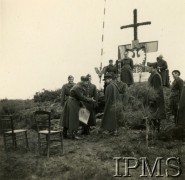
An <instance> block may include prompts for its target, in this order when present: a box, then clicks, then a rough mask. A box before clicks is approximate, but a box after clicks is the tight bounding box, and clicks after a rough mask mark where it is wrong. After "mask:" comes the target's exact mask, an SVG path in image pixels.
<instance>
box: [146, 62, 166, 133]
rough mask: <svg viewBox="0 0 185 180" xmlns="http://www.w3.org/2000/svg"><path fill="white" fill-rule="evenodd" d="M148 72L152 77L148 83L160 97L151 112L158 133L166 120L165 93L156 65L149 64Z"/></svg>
mask: <svg viewBox="0 0 185 180" xmlns="http://www.w3.org/2000/svg"><path fill="white" fill-rule="evenodd" d="M147 65H148V71H149V73H151V74H150V77H149V78H148V83H149V85H150V86H151V87H153V88H154V90H155V92H156V93H157V95H158V97H157V98H156V100H155V101H154V102H153V104H152V107H151V110H152V114H153V121H154V126H155V128H157V130H158V132H159V131H160V122H161V120H162V119H166V109H165V102H164V93H163V85H162V79H161V76H160V74H159V73H158V72H157V65H156V63H147Z"/></svg>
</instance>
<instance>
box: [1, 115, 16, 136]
mask: <svg viewBox="0 0 185 180" xmlns="http://www.w3.org/2000/svg"><path fill="white" fill-rule="evenodd" d="M0 130H1V133H5V132H7V131H11V132H12V133H14V124H13V117H12V115H1V116H0Z"/></svg>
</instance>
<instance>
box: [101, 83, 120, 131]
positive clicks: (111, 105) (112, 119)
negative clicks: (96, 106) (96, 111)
mask: <svg viewBox="0 0 185 180" xmlns="http://www.w3.org/2000/svg"><path fill="white" fill-rule="evenodd" d="M119 101H120V96H119V89H118V86H117V84H116V82H114V81H112V82H111V83H110V84H108V85H107V88H106V90H105V108H104V114H103V119H102V123H101V129H104V130H108V131H116V130H117V129H118V115H117V108H116V103H118V102H119Z"/></svg>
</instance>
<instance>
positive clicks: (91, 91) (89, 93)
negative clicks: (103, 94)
mask: <svg viewBox="0 0 185 180" xmlns="http://www.w3.org/2000/svg"><path fill="white" fill-rule="evenodd" d="M84 95H85V96H86V97H88V98H93V99H94V100H96V102H95V103H92V102H89V103H84V105H85V106H86V108H87V109H88V110H89V111H90V117H89V121H88V125H89V126H95V125H96V117H95V112H94V108H95V107H96V106H97V103H98V96H97V88H96V86H95V85H94V84H92V83H90V82H89V84H88V85H87V87H85V92H84Z"/></svg>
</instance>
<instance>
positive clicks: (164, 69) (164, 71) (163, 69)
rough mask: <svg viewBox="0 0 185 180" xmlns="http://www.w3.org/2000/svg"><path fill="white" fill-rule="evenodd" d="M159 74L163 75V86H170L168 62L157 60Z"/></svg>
mask: <svg viewBox="0 0 185 180" xmlns="http://www.w3.org/2000/svg"><path fill="white" fill-rule="evenodd" d="M157 67H158V73H159V74H160V75H161V78H162V83H163V86H167V87H168V86H169V71H168V65H167V62H166V61H165V60H163V59H158V60H157Z"/></svg>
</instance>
